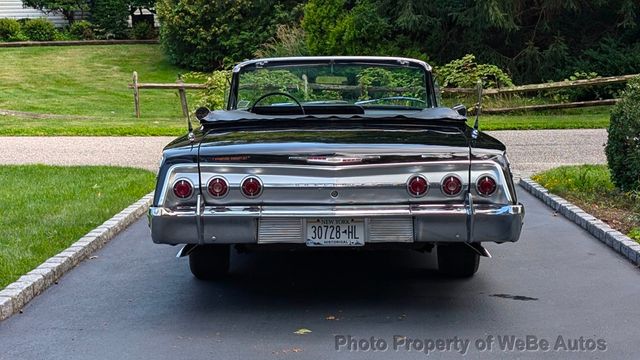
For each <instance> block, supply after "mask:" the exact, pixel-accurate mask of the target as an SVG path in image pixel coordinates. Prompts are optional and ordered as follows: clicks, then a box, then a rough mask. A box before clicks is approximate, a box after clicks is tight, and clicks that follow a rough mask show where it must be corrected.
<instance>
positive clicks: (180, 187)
mask: <svg viewBox="0 0 640 360" xmlns="http://www.w3.org/2000/svg"><path fill="white" fill-rule="evenodd" d="M173 193H174V194H175V196H177V197H179V198H180V199H186V198H188V197H190V196H191V195H192V194H193V185H191V183H190V182H189V181H187V180H184V179H182V180H178V181H176V182H175V184H173Z"/></svg>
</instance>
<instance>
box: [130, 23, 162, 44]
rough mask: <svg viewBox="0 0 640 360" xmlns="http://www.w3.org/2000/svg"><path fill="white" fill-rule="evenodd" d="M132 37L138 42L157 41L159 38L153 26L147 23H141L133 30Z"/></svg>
mask: <svg viewBox="0 0 640 360" xmlns="http://www.w3.org/2000/svg"><path fill="white" fill-rule="evenodd" d="M131 37H132V38H134V39H137V40H147V39H155V38H157V37H158V32H157V31H156V28H155V27H154V26H153V24H149V23H148V22H146V21H140V22H138V23H136V24H135V25H134V26H133V29H131Z"/></svg>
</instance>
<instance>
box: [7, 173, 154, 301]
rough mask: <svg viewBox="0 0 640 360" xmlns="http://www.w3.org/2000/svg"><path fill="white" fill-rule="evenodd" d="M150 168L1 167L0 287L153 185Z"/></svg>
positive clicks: (120, 208) (144, 192) (64, 246)
mask: <svg viewBox="0 0 640 360" xmlns="http://www.w3.org/2000/svg"><path fill="white" fill-rule="evenodd" d="M153 186H154V174H152V173H151V172H148V171H145V170H140V169H132V168H116V167H106V166H95V167H94V166H92V167H61V166H44V165H24V166H0V209H1V210H0V213H1V216H0V289H2V288H3V287H5V286H6V285H7V284H9V283H11V282H13V281H15V280H16V279H17V278H18V277H20V276H21V275H23V274H25V273H27V272H29V271H30V270H32V269H33V268H35V267H37V266H38V265H39V264H41V263H42V262H44V261H45V260H47V259H48V258H49V257H51V256H53V255H55V254H57V253H59V252H60V251H62V250H64V249H66V248H67V247H68V246H70V245H71V244H72V243H74V242H75V241H76V240H78V239H79V238H81V237H82V236H83V235H84V234H86V233H87V232H89V231H90V230H92V229H93V228H95V227H96V226H98V225H100V224H102V223H103V222H104V221H105V220H108V219H109V218H110V217H112V216H113V215H115V214H116V213H118V212H120V211H121V210H122V209H124V208H125V207H127V206H129V205H131V203H133V202H134V201H136V200H138V199H140V198H141V197H142V196H143V195H145V194H147V193H148V192H149V191H151V190H152V189H153Z"/></svg>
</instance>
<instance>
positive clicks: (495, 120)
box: [468, 107, 611, 130]
mask: <svg viewBox="0 0 640 360" xmlns="http://www.w3.org/2000/svg"><path fill="white" fill-rule="evenodd" d="M610 111H611V108H610V107H595V108H588V109H571V110H562V111H540V112H536V113H532V112H529V113H521V114H511V115H481V116H480V130H536V129H598V128H606V127H608V126H609V112H610ZM474 120H475V118H474V117H472V116H470V120H469V122H468V123H469V125H473V121H474Z"/></svg>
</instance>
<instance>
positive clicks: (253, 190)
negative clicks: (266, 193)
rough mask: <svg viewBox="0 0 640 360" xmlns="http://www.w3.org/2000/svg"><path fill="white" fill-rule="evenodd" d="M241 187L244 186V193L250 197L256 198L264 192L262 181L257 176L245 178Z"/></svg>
mask: <svg viewBox="0 0 640 360" xmlns="http://www.w3.org/2000/svg"><path fill="white" fill-rule="evenodd" d="M240 187H241V188H242V194H244V196H246V197H249V198H254V197H256V196H259V195H260V194H261V193H262V183H261V182H260V180H258V178H256V177H248V178H246V179H244V180H243V181H242V184H241V186H240Z"/></svg>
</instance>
